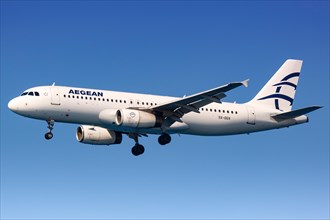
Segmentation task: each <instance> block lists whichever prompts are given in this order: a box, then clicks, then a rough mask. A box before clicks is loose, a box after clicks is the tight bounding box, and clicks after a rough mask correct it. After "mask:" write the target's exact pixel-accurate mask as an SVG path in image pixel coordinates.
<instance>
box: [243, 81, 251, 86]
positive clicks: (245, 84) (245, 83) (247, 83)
mask: <svg viewBox="0 0 330 220" xmlns="http://www.w3.org/2000/svg"><path fill="white" fill-rule="evenodd" d="M249 80H250V79H246V80H244V81H242V84H243V86H245V87H248V86H249Z"/></svg>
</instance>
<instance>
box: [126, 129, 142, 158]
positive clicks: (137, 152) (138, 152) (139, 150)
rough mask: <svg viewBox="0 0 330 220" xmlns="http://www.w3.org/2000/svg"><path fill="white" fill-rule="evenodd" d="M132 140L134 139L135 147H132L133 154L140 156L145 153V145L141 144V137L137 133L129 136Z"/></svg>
mask: <svg viewBox="0 0 330 220" xmlns="http://www.w3.org/2000/svg"><path fill="white" fill-rule="evenodd" d="M128 136H129V137H130V138H132V139H134V141H135V145H134V147H132V154H133V155H134V156H139V155H141V154H143V153H144V147H143V145H141V144H139V136H138V134H137V133H130V134H129V135H128Z"/></svg>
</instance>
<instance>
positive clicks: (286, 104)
mask: <svg viewBox="0 0 330 220" xmlns="http://www.w3.org/2000/svg"><path fill="white" fill-rule="evenodd" d="M302 62H303V61H302V60H287V61H285V63H284V64H283V65H282V66H281V67H280V68H279V69H278V70H277V72H276V73H275V74H274V76H273V77H272V78H271V79H270V80H269V81H268V82H267V83H266V85H265V86H264V87H263V88H262V89H261V90H260V91H259V93H258V94H257V95H256V96H255V97H254V98H253V99H252V100H251V101H250V102H253V103H260V104H263V105H268V106H270V107H272V108H274V109H278V110H281V111H290V110H291V108H292V103H293V100H294V96H295V93H296V89H297V85H298V80H299V75H300V70H301V66H302Z"/></svg>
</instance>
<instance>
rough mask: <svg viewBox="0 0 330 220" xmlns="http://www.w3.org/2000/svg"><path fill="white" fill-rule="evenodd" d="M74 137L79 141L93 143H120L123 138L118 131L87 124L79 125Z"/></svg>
mask: <svg viewBox="0 0 330 220" xmlns="http://www.w3.org/2000/svg"><path fill="white" fill-rule="evenodd" d="M76 138H77V140H78V141H79V142H81V143H85V144H95V145H110V144H120V143H121V141H122V139H123V137H122V134H121V133H120V132H116V131H111V130H108V129H105V128H101V127H95V126H89V125H81V126H79V127H78V128H77V133H76Z"/></svg>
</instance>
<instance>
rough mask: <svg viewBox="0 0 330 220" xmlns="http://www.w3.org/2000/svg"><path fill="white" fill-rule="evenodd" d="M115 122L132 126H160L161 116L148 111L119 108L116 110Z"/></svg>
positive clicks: (119, 124)
mask: <svg viewBox="0 0 330 220" xmlns="http://www.w3.org/2000/svg"><path fill="white" fill-rule="evenodd" d="M116 124H117V125H118V126H125V127H132V128H154V127H160V125H161V118H159V117H157V116H156V115H154V114H152V113H149V112H144V111H139V110H134V109H120V110H118V111H117V112H116Z"/></svg>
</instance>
